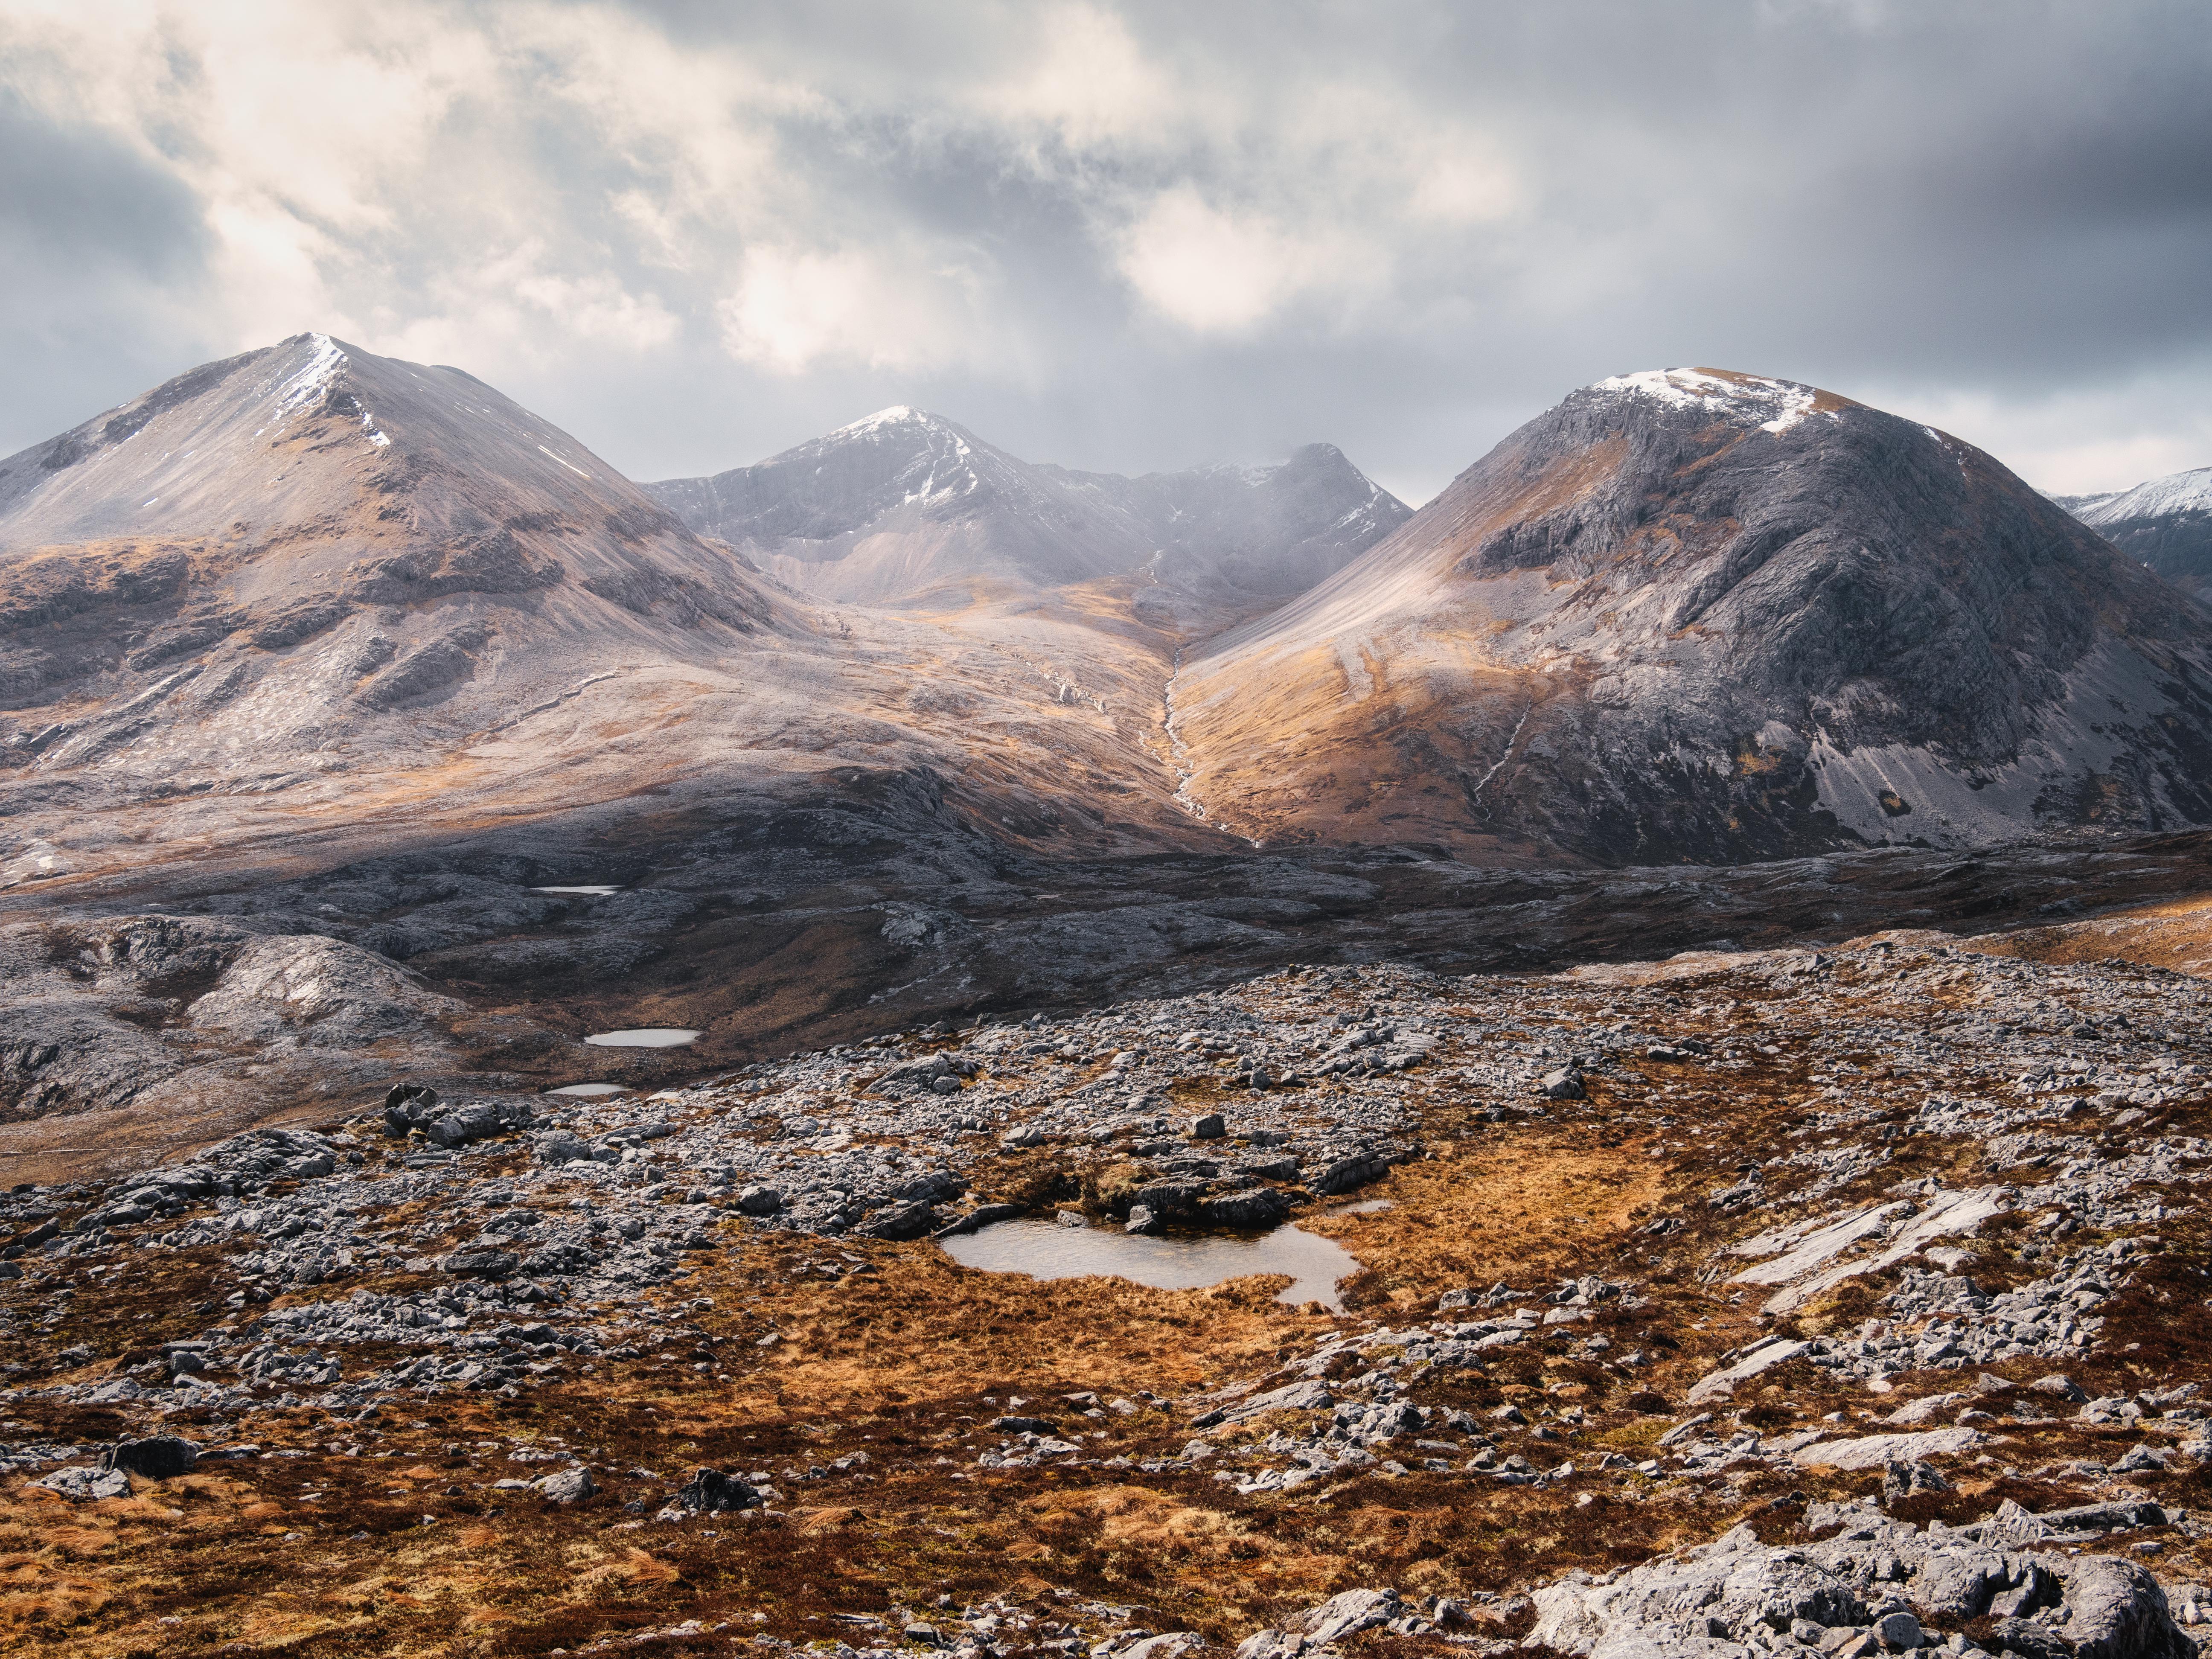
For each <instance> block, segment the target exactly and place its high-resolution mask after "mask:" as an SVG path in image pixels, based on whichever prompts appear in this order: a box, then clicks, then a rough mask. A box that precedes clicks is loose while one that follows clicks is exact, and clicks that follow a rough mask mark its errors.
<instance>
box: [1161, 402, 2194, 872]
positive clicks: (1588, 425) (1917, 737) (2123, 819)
mask: <svg viewBox="0 0 2212 1659" xmlns="http://www.w3.org/2000/svg"><path fill="white" fill-rule="evenodd" d="M2206 629H2207V618H2206V617H2205V615H2204V613H2203V611H2199V610H2198V609H2197V607H2196V606H2195V605H2192V604H2191V603H2190V602H2188V601H2187V600H2185V599H2182V598H2181V597H2180V596H2179V594H2178V593H2176V592H2175V591H2174V590H2173V588H2172V587H2171V586H2168V585H2167V584H2166V583H2165V582H2164V581H2162V580H2160V579H2159V578H2157V577H2156V576H2155V575H2153V574H2150V573H2148V572H2147V571H2145V570H2143V569H2142V568H2141V567H2140V566H2139V565H2137V564H2136V563H2135V562H2133V561H2131V560H2129V559H2127V558H2124V557H2123V556H2120V555H2119V554H2118V553H2117V552H2116V551H2115V550H2114V549H2113V548H2112V545H2111V544H2108V543H2107V542H2106V541H2104V540H2103V539H2101V538H2100V537H2098V536H2097V535H2095V534H2093V533H2092V532H2089V531H2088V530H2087V529H2086V528H2085V527H2084V526H2081V524H2079V523H2077V522H2076V521H2075V520H2073V519H2072V518H2069V516H2068V515H2067V514H2066V513H2063V512H2062V511H2060V510H2059V509H2058V508H2057V507H2055V506H2053V505H2052V504H2051V502H2049V501H2046V500H2045V499H2044V498H2043V497H2042V496H2041V495H2039V494H2037V492H2035V491H2034V490H2033V489H2029V488H2028V487H2027V485H2026V484H2025V483H2022V482H2021V480H2020V479H2019V478H2018V477H2015V475H2014V474H2012V473H2011V472H2010V471H2007V470H2006V469H2005V468H2004V467H2003V466H2002V465H2000V464H1998V463H1997V462H1996V461H1995V460H1994V459H1991V458H1990V457H1989V456H1988V455H1985V454H1984V453H1981V452H1980V451H1979V450H1977V449H1975V448H1974V447H1972V446H1971V445H1968V444H1966V443H1963V442H1961V441H1959V440H1957V439H1955V438H1953V437H1950V436H1948V435H1945V434H1943V433H1940V432H1937V431H1936V430H1934V429H1933V428H1928V427H1923V426H1921V425H1918V424H1917V423H1915V422H1910V421H1905V420H1901V419H1899V418H1898V417H1896V416H1891V415H1887V414H1884V413H1882V412H1881V411H1879V410H1873V409H1869V408H1867V407H1865V406H1864V405H1863V404H1856V403H1853V402H1851V401H1850V400H1849V399H1847V398H1840V397H1838V396H1836V395H1835V394H1833V393H1832V392H1823V391H1820V390H1819V389H1817V388H1814V387H1811V386H1800V385H1796V384H1795V383H1791V382H1788V381H1781V380H1765V379H1761V378H1759V377H1755V376H1751V375H1746V374H1735V373H1730V372H1727V371H1721V370H1700V369H1677V370H1670V371H1667V372H1664V373H1658V372H1653V373H1646V374H1631V375H1626V376H1621V377H1619V378H1617V379H1613V380H1605V381H1601V382H1600V383H1598V384H1597V385H1595V386H1589V387H1586V388H1584V389H1583V390H1582V391H1580V392H1576V393H1574V394H1573V395H1572V396H1571V397H1569V398H1567V399H1566V400H1565V402H1564V403H1562V404H1560V405H1559V407H1557V408H1556V409H1553V410H1551V411H1549V412H1548V413H1547V414H1545V415H1542V416H1539V417H1538V418H1537V419H1535V420H1534V421H1532V422H1529V423H1528V425H1526V426H1524V427H1522V428H1521V429H1520V430H1518V431H1516V432H1515V433H1513V434H1512V435H1510V436H1509V437H1507V438H1506V439H1505V440H1504V441H1503V442H1502V443H1500V444H1499V445H1498V447H1497V448H1495V449H1494V450H1492V452H1491V453H1489V454H1488V455H1486V456H1485V457H1484V458H1483V459H1481V460H1480V461H1479V462H1478V463H1476V464H1475V465H1474V466H1473V467H1471V468H1469V469H1468V471H1466V472H1464V473H1462V475H1461V476H1460V477H1458V478H1457V479H1455V481H1454V482H1453V483H1452V484H1451V485H1450V486H1449V488H1448V489H1445V490H1444V491H1443V494H1442V495H1439V496H1438V497H1437V499H1436V500H1435V501H1431V503H1429V505H1428V506H1427V507H1424V508H1423V509H1422V510H1421V512H1420V513H1418V514H1416V515H1415V516H1414V518H1413V519H1412V520H1410V521H1409V522H1407V524H1406V525H1405V526H1402V527H1401V529H1400V530H1399V531H1398V532H1396V533H1395V534H1394V535H1393V536H1391V537H1389V538H1388V539H1386V540H1384V541H1383V542H1382V543H1381V544H1378V545H1376V547H1374V548H1373V549H1371V550H1370V551H1369V552H1368V553H1367V554H1365V555H1364V556H1363V557H1362V558H1361V559H1359V560H1358V562H1355V563H1354V564H1352V565H1351V566H1349V567H1347V568H1346V569H1345V570H1343V571H1341V572H1340V573H1339V574H1337V575H1335V576H1334V577H1333V578H1331V579H1329V580H1327V581H1325V582H1322V583H1321V584H1320V585H1318V586H1316V587H1315V588H1314V589H1312V590H1311V591H1310V592H1308V593H1306V594H1305V595H1304V596H1303V597H1301V598H1300V599H1297V600H1295V601H1293V602H1292V603H1291V604H1290V605H1286V606H1285V607H1283V608H1282V609H1280V610H1279V611H1276V612H1274V613H1273V614H1272V615H1270V616H1268V617H1265V618H1263V619H1261V620H1259V621H1256V622H1254V623H1249V625H1247V626H1245V627H1243V629H1238V630H1237V631H1235V632H1233V633H1231V634H1229V635H1225V636H1224V637H1223V638H1221V639H1218V640H1217V641H1212V642H1211V643H1210V644H1209V645H1208V646H1207V647H1206V649H1205V651H1204V652H1203V653H1201V654H1198V655H1196V656H1194V659H1193V660H1192V661H1191V662H1190V663H1189V664H1188V666H1187V667H1186V668H1185V669H1184V670H1183V671H1182V674H1180V675H1179V676H1178V678H1177V679H1176V684H1175V687H1174V702H1175V708H1176V730H1177V732H1178V735H1179V737H1180V738H1181V741H1182V745H1183V748H1184V750H1185V751H1186V752H1187V754H1188V757H1189V759H1188V772H1189V777H1188V783H1187V786H1186V793H1188V795H1191V796H1194V797H1195V798H1197V799H1200V800H1202V801H1205V802H1206V803H1208V804H1209V807H1210V810H1211V811H1212V815H1213V816H1214V817H1215V818H1216V819H1217V821H1218V822H1220V823H1224V824H1225V825H1229V826H1231V827H1235V828H1238V829H1242V830H1243V832H1244V833H1246V834H1248V835H1250V836H1253V837H1254V838H1255V839H1258V840H1264V841H1269V842H1275V841H1279V840H1284V839H1299V838H1317V839H1321V840H1324V841H1332V840H1342V839H1354V840H1374V839H1377V838H1385V837H1403V838H1407V839H1437V840H1443V841H1448V842H1454V843H1456V844H1460V845H1463V846H1468V847H1472V848H1477V849H1479V850H1480V851H1481V852H1482V854H1484V855H1485V856H1486V857H1490V858H1509V859H1517V858H1527V857H1529V856H1532V855H1533V856H1535V857H1539V858H1543V857H1558V856H1560V855H1563V854H1564V855H1568V856H1579V857H1583V858H1589V859H1596V860H1618V859H1632V860H1636V861H1639V862H1662V861H1666V860H1672V859H1678V858H1688V859H1692V860H1697V861H1699V862H1705V861H1713V860H1731V859H1740V858H1743V857H1747V856H1764V857H1771V856H1782V855H1786V854H1798V853H1807V852H1814V851H1819V850H1823V849H1829V848H1836V847H1839V846H1844V845H1854V844H1865V843H1868V842H1882V841H1889V840H1900V841H1901V840H1917V841H1922V842H1929V843H1932V844H1936V845H1951V846H1972V845H1986V844H1989V843H1991V842H1999V841H2003V840H2007V839H2010V838H2014V837H2017V836H2021V835H2024V834H2027V833H2029V832H2031V831H2033V829H2035V828H2037V827H2038V826H2039V825H2045V824H2052V823H2127V824H2135V825H2142V826H2146V827H2158V826H2161V825H2173V824H2179V823H2197V822H2202V821H2203V820H2204V819H2205V818H2206V817H2208V816H2212V747H2208V739H2212V655H2208V647H2212V635H2208V634H2207V631H2206Z"/></svg>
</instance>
